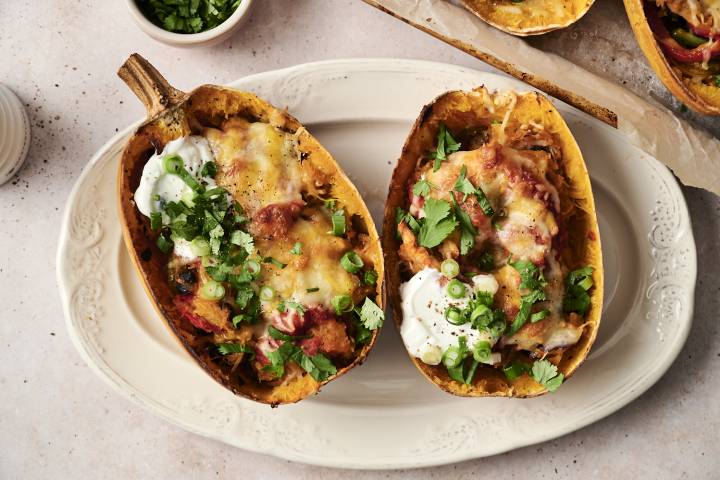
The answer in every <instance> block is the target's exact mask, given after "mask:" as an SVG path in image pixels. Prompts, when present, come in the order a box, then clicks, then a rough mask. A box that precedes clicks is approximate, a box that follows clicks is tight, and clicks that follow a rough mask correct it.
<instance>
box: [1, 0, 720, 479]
mask: <svg viewBox="0 0 720 480" xmlns="http://www.w3.org/2000/svg"><path fill="white" fill-rule="evenodd" d="M532 43H533V44H535V45H539V46H542V47H544V48H547V49H550V50H554V51H557V52H560V53H562V54H563V55H565V56H567V57H568V58H570V59H571V60H573V61H576V62H578V63H580V64H582V65H583V66H585V67H586V68H588V69H590V70H593V71H595V72H598V73H602V72H607V74H608V75H611V76H614V77H615V78H618V79H620V80H624V81H625V82H627V85H628V87H630V88H632V89H633V90H635V91H636V92H639V93H642V92H645V91H647V92H650V93H651V94H652V95H653V96H654V97H656V98H658V99H659V100H660V101H661V102H663V103H665V104H666V105H668V106H670V107H673V108H675V109H678V104H677V103H676V102H674V100H672V99H671V98H670V97H668V95H667V93H666V92H665V91H664V89H663V87H662V85H661V84H660V83H659V82H658V81H657V80H656V79H655V78H654V76H653V74H652V72H651V71H650V69H649V68H648V67H647V65H646V64H645V62H644V59H643V58H642V56H641V54H640V53H639V51H638V50H637V49H636V43H635V40H634V38H633V37H632V34H631V32H630V29H629V26H628V23H627V20H626V18H625V16H624V12H623V10H622V6H621V2H620V1H619V0H599V1H598V2H597V5H595V7H594V8H593V10H592V11H591V12H590V14H588V15H587V16H586V17H585V18H584V19H583V20H581V21H580V22H579V23H578V24H576V25H575V26H573V27H571V28H570V29H567V30H565V31H563V32H558V33H554V34H550V35H548V36H545V37H543V38H540V39H534V40H532ZM134 51H137V52H140V53H142V54H143V55H145V56H146V57H147V58H148V59H150V60H151V61H152V62H154V63H155V64H156V66H157V67H158V69H159V70H160V71H162V72H164V73H165V74H166V75H167V76H168V78H170V79H171V80H172V82H173V83H174V84H175V85H176V86H177V87H178V88H181V89H189V88H191V87H193V86H195V85H197V84H200V83H224V82H229V81H232V80H234V79H236V78H239V77H242V76H244V75H247V74H250V73H255V72H261V71H265V70H271V69H276V68H280V67H286V66H290V65H294V64H298V63H304V62H310V61H316V60H324V59H331V58H344V57H401V58H417V59H428V60H435V61H441V62H449V63H455V64H459V65H463V66H467V67H478V66H479V65H480V64H479V61H477V60H475V59H474V58H472V57H470V56H468V55H465V54H464V53H462V52H459V51H456V50H454V49H452V48H451V47H449V46H447V45H445V44H442V43H440V42H439V41H437V40H435V39H433V38H431V37H430V36H428V35H426V34H423V33H421V32H418V31H416V30H414V29H412V28H410V27H408V26H407V25H405V24H403V23H401V22H399V21H397V20H395V19H392V18H391V17H389V16H387V15H385V14H382V13H380V12H379V11H376V10H374V9H373V8H371V7H369V6H368V5H365V4H364V3H362V2H360V1H359V0H303V1H296V0H255V6H254V8H253V12H252V17H251V19H250V21H249V23H248V24H247V25H246V26H245V27H244V29H243V30H241V31H240V32H239V33H238V34H236V35H235V36H234V37H233V38H232V39H231V40H229V41H227V42H226V43H224V44H221V45H219V46H217V47H213V48H210V49H200V50H182V49H176V48H172V47H167V46H165V45H162V44H159V43H156V42H154V41H153V40H151V39H150V38H148V37H146V36H145V35H144V34H143V33H142V32H141V31H140V30H139V29H138V28H137V27H136V26H135V24H134V23H133V22H132V20H131V19H130V16H129V14H128V13H127V11H126V7H125V5H124V2H123V1H121V0H113V1H107V0H105V1H99V0H94V1H93V0H45V1H37V0H12V1H11V0H7V1H3V2H0V59H1V60H2V61H1V62H0V82H3V83H5V84H7V85H8V86H9V87H11V88H12V89H13V90H14V91H15V92H16V93H17V94H18V95H19V96H20V98H21V100H22V101H23V103H24V104H25V105H26V106H27V110H28V113H29V115H30V119H31V124H32V134H33V144H32V147H31V150H30V155H29V158H28V161H27V163H26V165H25V167H24V168H23V169H22V170H21V171H20V173H19V175H18V177H17V178H15V179H14V180H13V181H12V183H8V184H6V185H5V186H3V187H0V306H2V310H1V311H0V312H1V313H0V392H1V393H0V479H40V478H43V479H45V478H57V479H85V478H87V479H104V478H110V479H115V478H133V479H134V478H174V479H178V480H180V479H198V478H230V477H231V476H232V477H234V478H243V479H248V480H249V479H256V478H257V479H265V478H267V479H276V478H302V479H346V478H358V479H367V478H404V479H410V478H418V479H419V478H442V479H453V478H478V477H480V476H482V477H485V478H518V479H521V478H553V479H554V478H568V479H571V478H602V479H606V478H617V479H620V478H654V479H678V478H688V479H701V478H708V479H710V478H718V472H720V442H719V440H720V435H719V433H718V432H720V401H719V400H718V397H717V395H718V392H720V373H718V372H719V371H720V327H719V325H720V323H719V320H720V313H719V312H720V262H719V261H718V260H720V201H719V200H718V198H717V197H715V196H713V195H711V194H709V193H706V192H703V191H700V190H696V189H692V188H685V189H684V193H685V197H686V199H687V201H688V204H689V207H690V212H691V216H692V221H693V223H694V227H693V229H694V233H695V238H696V242H697V247H698V270H699V271H698V285H697V294H696V297H695V304H696V306H695V312H696V313H695V319H694V325H693V329H692V331H691V333H690V338H689V340H688V342H687V345H686V346H685V348H684V349H683V350H682V352H681V353H680V356H679V358H678V360H677V361H676V362H675V364H674V365H673V367H672V368H671V370H670V372H669V373H668V374H667V375H666V376H665V377H664V378H663V379H661V380H660V381H659V382H658V384H657V385H656V386H654V387H653V388H652V389H651V390H650V391H648V392H647V393H645V394H644V395H642V396H641V397H640V398H639V399H638V400H636V401H635V402H633V403H632V404H630V405H629V406H627V407H626V408H624V409H623V410H621V411H620V412H618V413H616V414H615V415H612V416H611V417H609V418H606V419H604V420H602V421H599V422H597V423H596V424H594V425H591V426H589V427H587V428H584V429H582V430H580V431H578V432H575V433H573V434H570V435H567V436H564V437H562V438H559V439H557V440H554V441H551V442H547V443H544V444H540V445H537V446H532V447H527V448H523V449H520V450H516V451H514V452H511V453H507V454H504V455H499V456H496V457H491V458H487V459H481V460H476V461H469V462H464V463H461V464H457V465H450V466H446V467H439V468H433V469H424V470H414V471H413V470H410V471H396V472H351V471H341V470H332V469H325V468H317V467H311V466H305V465H300V464H294V463H290V462H287V461H284V460H278V459H275V458H272V457H268V456H263V455H257V454H252V453H247V452H244V451H241V450H238V449H236V448H233V447H229V446H227V445H224V444H221V443H218V442H215V441H211V440H207V439H204V438H201V437H198V436H195V435H192V434H190V433H187V432H185V431H183V430H181V429H179V428H176V427H174V426H171V425H169V424H167V423H165V422H164V421H162V420H160V419H158V418H155V417H154V416H152V415H150V414H149V413H147V412H145V411H143V410H141V409H140V408H139V407H137V406H136V405H134V404H132V403H129V402H128V401H126V400H124V399H122V398H120V397H119V396H118V395H116V394H115V393H113V392H112V391H111V390H110V388H109V387H108V386H107V385H106V384H105V383H104V382H102V381H100V380H99V379H98V378H97V377H96V376H95V374H94V373H92V372H91V370H90V369H89V368H88V367H87V366H86V365H85V364H84V363H83V362H82V360H81V359H80V356H79V355H78V354H77V352H76V351H75V349H74V348H73V346H72V345H71V343H70V341H69V338H68V335H67V333H66V331H65V324H64V320H63V317H62V311H61V306H60V300H59V296H58V292H57V285H56V282H55V252H56V247H57V238H58V233H59V228H60V221H61V214H62V211H63V207H64V203H65V201H66V199H67V196H68V193H69V191H70V189H71V187H72V186H73V184H74V182H75V180H76V179H77V177H78V175H79V173H80V171H81V169H82V167H83V166H84V165H85V164H86V162H87V161H88V160H89V159H90V157H91V156H92V154H93V153H94V152H95V151H96V150H97V149H98V148H99V147H100V146H101V145H102V144H103V143H104V142H105V141H106V140H107V139H108V138H110V137H111V136H112V135H113V134H114V133H115V132H117V131H118V130H119V129H122V128H124V127H125V126H127V125H128V124H129V123H131V122H133V121H135V120H137V119H138V118H140V117H141V116H143V115H144V112H143V110H142V106H141V105H140V103H139V102H138V101H136V99H135V98H134V97H133V95H132V94H131V93H130V91H129V90H128V89H127V88H126V87H125V86H124V85H123V84H122V82H121V81H120V80H119V79H118V78H117V77H116V76H115V71H116V70H117V67H118V66H119V65H120V64H121V63H122V62H123V61H124V60H125V58H126V57H127V56H128V54H129V53H131V52H134ZM681 115H682V116H684V117H686V118H688V119H690V120H692V121H695V122H698V123H700V124H702V125H704V126H705V127H706V128H708V129H710V130H711V131H712V132H713V133H714V134H715V135H719V134H720V120H709V119H701V118H700V117H697V116H695V115H692V114H690V113H687V112H683V113H681Z"/></svg>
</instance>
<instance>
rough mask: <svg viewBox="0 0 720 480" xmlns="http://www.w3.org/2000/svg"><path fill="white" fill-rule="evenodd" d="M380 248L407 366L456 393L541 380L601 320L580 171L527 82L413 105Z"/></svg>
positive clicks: (562, 132) (572, 362)
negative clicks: (525, 89) (521, 87)
mask: <svg viewBox="0 0 720 480" xmlns="http://www.w3.org/2000/svg"><path fill="white" fill-rule="evenodd" d="M384 232H387V233H386V234H384V235H383V250H384V254H385V264H386V265H387V271H388V275H387V282H388V283H387V284H388V289H389V290H388V291H389V294H390V296H391V300H392V304H393V316H394V318H395V321H396V324H397V326H398V328H399V330H400V333H401V336H402V339H403V343H404V344H405V347H406V349H407V351H408V353H409V355H410V357H411V358H412V360H413V362H414V363H415V365H416V366H417V367H418V369H419V370H420V371H421V372H422V373H423V375H425V376H426V377H427V378H428V379H429V380H430V381H431V382H433V383H434V384H436V385H437V386H438V387H440V388H441V389H443V390H445V391H447V392H450V393H453V394H455V395H462V396H508V397H532V396H536V395H540V394H543V393H546V392H547V391H553V390H555V389H557V388H558V387H559V386H560V384H561V383H562V382H563V381H564V380H565V379H567V378H568V377H569V376H570V375H572V373H573V372H574V371H575V370H576V369H577V368H578V367H579V366H580V364H581V363H582V362H583V360H584V359H585V358H586V356H587V354H588V351H589V350H590V347H591V346H592V344H593V341H594V340H595V336H596V333H597V330H598V327H599V324H600V313H601V308H602V282H603V277H602V261H601V250H600V237H599V232H598V226H597V220H596V217H595V205H594V201H593V196H592V191H591V188H590V180H589V177H588V173H587V170H586V167H585V163H584V161H583V158H582V155H581V154H580V150H579V148H578V146H577V144H576V143H575V140H574V138H573V136H572V134H571V133H570V131H569V129H568V127H567V125H566V124H565V122H564V121H563V119H562V117H561V116H560V114H559V113H558V112H557V110H555V108H554V107H553V105H552V104H551V103H550V102H549V101H548V100H547V99H546V98H545V97H543V96H541V95H539V94H536V93H515V92H512V91H507V92H504V93H494V94H493V93H490V92H488V91H487V90H486V89H485V88H482V87H481V88H478V89H475V90H473V91H471V92H461V91H453V92H449V93H445V94H443V95H441V96H440V97H438V98H437V99H436V100H435V101H434V102H433V103H431V104H430V105H428V106H426V107H425V108H424V110H423V111H422V113H421V114H420V116H419V118H418V119H417V121H416V122H415V125H414V126H413V128H412V131H411V132H410V134H409V136H408V138H407V141H406V143H405V146H404V148H403V151H402V155H401V157H400V159H399V161H398V164H397V166H396V168H395V171H394V173H393V176H392V180H391V186H390V192H389V195H388V201H387V204H386V210H385V220H384Z"/></svg>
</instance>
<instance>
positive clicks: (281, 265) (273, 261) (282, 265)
mask: <svg viewBox="0 0 720 480" xmlns="http://www.w3.org/2000/svg"><path fill="white" fill-rule="evenodd" d="M263 263H271V264H272V265H273V266H275V267H277V268H285V267H287V264H286V263H282V262H281V261H280V260H276V259H274V258H273V257H265V258H263Z"/></svg>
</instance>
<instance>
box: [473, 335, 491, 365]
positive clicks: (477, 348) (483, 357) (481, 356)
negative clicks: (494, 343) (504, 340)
mask: <svg viewBox="0 0 720 480" xmlns="http://www.w3.org/2000/svg"><path fill="white" fill-rule="evenodd" d="M490 355H492V347H491V346H490V343H489V342H486V341H484V340H480V341H479V342H477V343H476V344H475V345H474V346H473V358H474V359H475V360H476V361H478V362H481V363H485V362H487V361H488V360H490Z"/></svg>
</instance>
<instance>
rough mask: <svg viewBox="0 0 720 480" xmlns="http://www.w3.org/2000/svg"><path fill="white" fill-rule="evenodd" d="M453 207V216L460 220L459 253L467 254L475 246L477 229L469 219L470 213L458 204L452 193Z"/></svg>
mask: <svg viewBox="0 0 720 480" xmlns="http://www.w3.org/2000/svg"><path fill="white" fill-rule="evenodd" d="M450 197H451V198H452V202H453V207H454V209H455V218H457V219H458V220H459V221H460V255H467V254H468V253H469V252H470V250H472V248H473V247H474V246H475V235H477V230H476V229H475V226H474V225H473V224H472V221H471V220H470V215H468V214H467V212H465V211H464V210H463V209H462V207H461V206H460V205H458V202H457V200H456V199H455V195H454V194H450Z"/></svg>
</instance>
